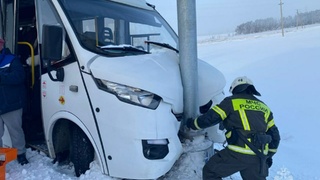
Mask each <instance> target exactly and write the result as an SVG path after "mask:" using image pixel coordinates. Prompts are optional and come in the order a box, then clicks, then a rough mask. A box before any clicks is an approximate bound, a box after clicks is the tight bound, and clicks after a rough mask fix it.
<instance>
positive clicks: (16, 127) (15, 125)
mask: <svg viewBox="0 0 320 180" xmlns="http://www.w3.org/2000/svg"><path fill="white" fill-rule="evenodd" d="M4 43H5V41H4V40H3V39H1V38H0V146H1V147H2V145H3V144H2V136H3V135H4V125H6V127H7V129H8V132H9V135H10V138H11V141H12V147H13V148H16V149H17V150H18V157H17V160H18V163H19V164H21V165H24V164H28V163H29V161H28V160H27V158H26V148H25V136H24V132H23V129H22V112H23V106H24V103H25V99H26V97H25V72H24V69H23V66H22V64H21V62H20V59H19V58H18V57H16V56H15V55H13V54H11V52H10V50H9V49H8V48H4Z"/></svg>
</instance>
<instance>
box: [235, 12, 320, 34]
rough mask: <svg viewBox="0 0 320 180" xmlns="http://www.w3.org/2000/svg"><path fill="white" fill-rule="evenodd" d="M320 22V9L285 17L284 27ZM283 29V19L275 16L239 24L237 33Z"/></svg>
mask: <svg viewBox="0 0 320 180" xmlns="http://www.w3.org/2000/svg"><path fill="white" fill-rule="evenodd" d="M316 23H320V10H315V11H310V12H305V13H300V12H299V11H298V10H297V13H296V15H295V16H294V17H292V16H288V17H283V27H284V28H292V27H297V28H298V27H303V26H305V25H310V24H316ZM277 29H281V21H280V20H277V19H274V18H266V19H257V20H255V21H249V22H246V23H242V24H240V25H239V26H237V28H236V30H235V32H236V34H250V33H258V32H264V31H272V30H277Z"/></svg>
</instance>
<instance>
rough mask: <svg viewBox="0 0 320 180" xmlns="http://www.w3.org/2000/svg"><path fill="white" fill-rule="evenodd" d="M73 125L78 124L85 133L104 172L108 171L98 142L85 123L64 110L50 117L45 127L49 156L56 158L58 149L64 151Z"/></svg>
mask: <svg viewBox="0 0 320 180" xmlns="http://www.w3.org/2000/svg"><path fill="white" fill-rule="evenodd" d="M71 126H76V127H78V128H79V129H81V130H82V131H83V132H84V133H85V135H86V136H87V137H88V139H89V140H90V142H91V144H92V146H93V148H94V152H95V159H97V160H98V161H99V164H100V168H101V169H102V172H106V171H105V168H104V166H103V155H102V154H101V153H100V151H99V149H98V145H97V143H98V142H96V141H95V140H94V138H93V136H92V135H91V133H90V131H89V130H88V128H87V127H86V126H85V124H84V123H83V122H82V121H81V120H80V119H79V118H78V117H77V116H75V115H74V114H72V113H69V112H65V111H63V112H57V113H55V114H54V115H53V116H52V117H51V118H50V121H49V123H48V125H47V127H45V138H46V143H47V146H48V151H49V156H50V157H51V158H53V159H54V158H56V154H57V153H59V152H58V151H62V150H63V149H65V148H66V147H68V146H69V144H70V142H69V138H68V137H70V135H71V134H70V133H71V131H70V128H71ZM66 136H67V137H66Z"/></svg>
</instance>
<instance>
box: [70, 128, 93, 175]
mask: <svg viewBox="0 0 320 180" xmlns="http://www.w3.org/2000/svg"><path fill="white" fill-rule="evenodd" d="M70 144H71V146H70V158H71V159H70V160H71V162H72V163H73V166H74V171H75V174H76V176H77V177H79V176H80V175H81V174H84V173H85V172H86V171H87V170H88V169H89V165H90V163H91V162H92V161H93V159H94V148H93V146H92V144H91V142H90V140H89V139H88V137H87V136H86V134H85V133H84V132H83V131H82V130H81V129H80V128H79V127H77V126H74V127H73V128H72V133H71V143H70Z"/></svg>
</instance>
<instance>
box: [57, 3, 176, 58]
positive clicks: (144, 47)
mask: <svg viewBox="0 0 320 180" xmlns="http://www.w3.org/2000/svg"><path fill="white" fill-rule="evenodd" d="M60 4H61V5H62V6H63V9H64V11H65V13H66V14H67V17H68V19H69V21H70V23H71V25H72V27H73V29H74V31H75V33H76V35H77V37H78V40H79V41H80V43H81V45H82V46H83V47H84V48H85V49H87V50H90V51H93V52H95V53H99V54H104V55H106V56H127V55H139V54H146V53H153V52H156V51H159V50H163V49H168V48H167V47H169V46H159V45H158V46H156V45H154V44H152V43H147V42H150V41H151V42H158V43H159V44H160V43H162V44H167V45H170V46H171V47H173V48H175V49H178V47H177V46H178V44H177V43H178V40H177V36H176V34H175V33H174V31H173V30H172V29H171V28H170V27H169V25H168V24H167V23H166V22H165V21H164V20H163V18H162V17H161V16H160V15H159V14H158V13H156V12H155V11H153V10H146V9H142V8H136V7H132V6H128V5H124V4H119V3H115V2H112V1H105V0H60Z"/></svg>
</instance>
